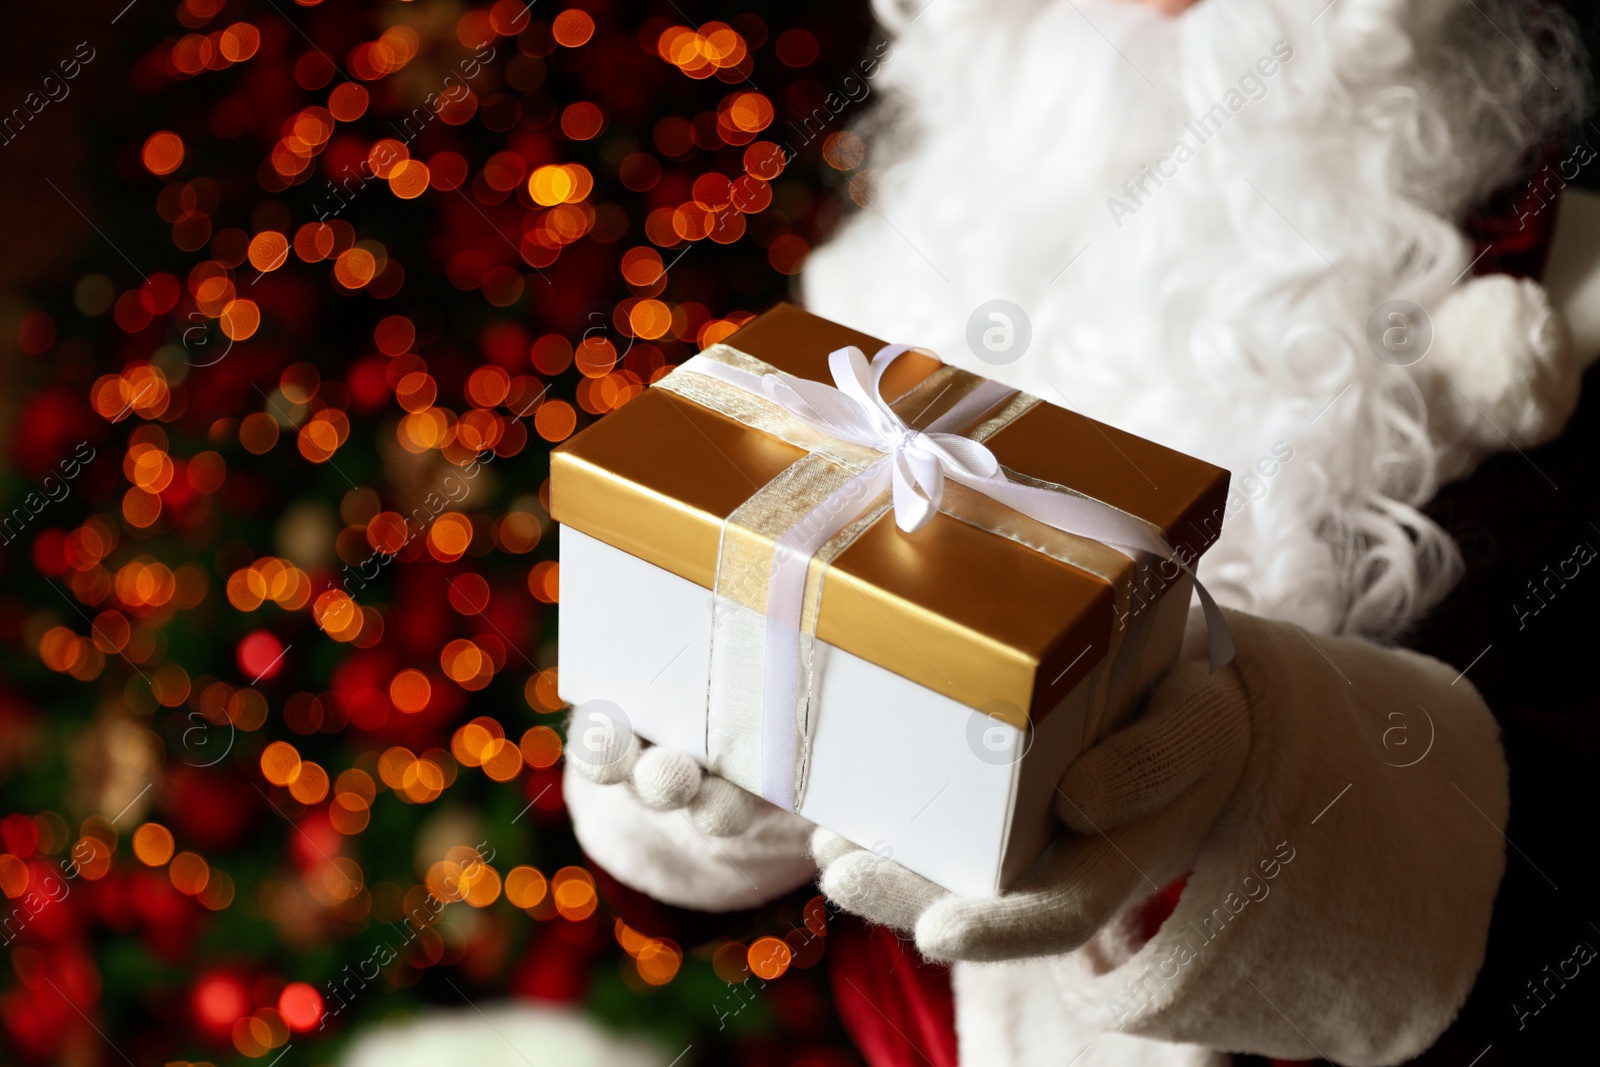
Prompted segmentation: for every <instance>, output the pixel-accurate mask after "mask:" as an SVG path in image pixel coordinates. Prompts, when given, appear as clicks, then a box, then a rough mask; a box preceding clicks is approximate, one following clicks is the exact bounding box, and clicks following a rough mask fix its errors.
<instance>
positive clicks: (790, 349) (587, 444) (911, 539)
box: [550, 305, 1228, 895]
mask: <svg viewBox="0 0 1600 1067" xmlns="http://www.w3.org/2000/svg"><path fill="white" fill-rule="evenodd" d="M851 348H854V349H857V350H859V351H857V352H855V353H853V354H850V353H849V349H851ZM871 353H879V356H878V357H877V358H875V359H874V360H873V362H872V363H870V364H869V363H868V362H867V361H866V359H865V356H866V355H867V354H871ZM807 383H821V384H807ZM823 384H828V385H833V386H835V387H836V388H838V389H839V390H840V392H837V393H835V392H833V391H831V390H829V389H823V388H822V385H823ZM840 397H851V398H854V399H851V400H849V401H847V402H841V401H840V400H839V398H840ZM857 401H859V403H857ZM996 472H998V473H996ZM1227 485H1228V475H1227V472H1226V471H1224V470H1222V469H1220V468H1218V467H1214V466H1212V465H1210V464H1208V463H1205V462H1202V461H1200V460H1197V459H1194V458H1192V457H1189V456H1185V455H1183V454H1181V453H1178V452H1175V451H1173V450H1171V449H1168V448H1165V447H1162V446H1160V445H1157V444H1154V443H1153V442H1150V441H1146V440H1144V439H1142V438H1139V437H1136V436H1134V435H1132V434H1128V433H1125V432H1123V431H1120V430H1117V429H1116V428H1114V427H1111V426H1107V425H1104V424H1101V423H1098V422H1095V421H1094V420H1091V419H1089V418H1087V417H1085V416H1083V415H1080V414H1077V413H1075V412H1073V411H1071V410H1068V409H1066V408H1062V407H1058V406H1055V405H1053V404H1050V403H1048V402H1045V401H1042V400H1040V399H1038V398H1035V397H1031V396H1027V395H1026V394H1022V393H1017V392H1014V391H1010V390H1008V389H1006V388H1004V387H1003V386H999V385H997V384H996V383H993V382H989V381H987V380H986V379H984V378H982V377H980V376H977V375H973V374H971V373H969V372H966V371H962V370H959V369H958V368H955V367H951V366H947V365H944V364H942V363H940V362H939V361H938V360H937V359H936V358H934V357H933V356H931V355H930V354H928V353H925V352H921V351H917V350H911V351H904V352H898V353H897V351H896V350H893V349H886V348H885V346H884V343H883V342H881V341H878V340H876V339H874V338H871V337H867V336H865V335H863V334H860V333H858V332H856V331H854V330H851V329H848V328H846V327H844V326H841V325H838V324H836V323H832V322H829V321H827V320H825V319H821V318H818V317H816V316H813V315H810V314H807V313H806V312H803V311H801V310H799V309H798V308H794V307H790V306H787V305H780V306H779V307H777V308H775V309H773V310H771V311H769V312H767V313H766V314H764V315H761V316H759V317H758V318H756V319H754V320H753V321H751V322H750V323H748V324H747V325H745V326H744V327H743V328H742V329H740V330H739V331H737V332H736V333H734V334H732V335H731V336H729V337H728V338H726V340H725V341H723V342H722V343H719V344H716V345H713V346H711V347H710V348H708V349H707V350H706V351H705V352H703V353H702V354H701V355H699V356H696V357H694V359H692V360H691V361H689V363H687V364H685V365H684V366H682V367H679V368H676V369H674V370H673V371H672V372H671V373H670V374H669V375H667V376H666V377H664V378H662V379H660V380H658V381H657V382H656V383H655V384H654V385H653V386H652V387H651V388H650V389H648V390H646V391H645V392H644V394H643V395H641V396H639V397H637V398H635V399H634V400H632V401H630V402H629V403H628V404H626V405H625V406H623V407H621V408H619V409H618V410H616V411H615V412H613V413H611V414H610V415H607V416H606V417H605V418H603V419H600V420H599V421H597V422H596V423H595V424H594V425H592V426H590V427H588V428H586V429H585V430H583V431H582V432H581V433H579V434H577V435H576V436H574V437H572V438H571V439H570V440H568V441H567V442H565V443H564V444H562V445H561V446H560V447H559V448H557V449H555V451H554V452H553V454H552V458H551V472H550V511H551V514H552V516H553V517H554V518H555V519H556V521H557V522H558V523H560V524H561V532H560V552H561V607H560V653H559V665H558V677H559V689H560V694H561V696H562V698H563V699H564V700H566V701H567V702H569V703H570V704H572V705H573V706H574V708H575V711H574V718H573V724H572V729H571V731H570V736H569V741H568V749H567V755H568V758H569V759H571V758H579V759H591V760H594V759H602V758H610V755H609V754H610V753H614V752H615V751H617V748H618V746H617V744H616V743H615V742H616V739H617V738H618V737H623V738H625V737H626V736H627V735H628V733H630V732H631V733H633V734H637V735H638V736H639V737H641V738H643V739H645V740H647V741H650V742H654V743H657V744H662V745H670V746H672V747H675V748H678V749H681V750H684V751H686V752H689V753H691V754H692V755H693V756H694V757H695V758H696V759H697V760H699V761H700V762H701V763H702V764H704V765H705V766H707V767H709V768H710V769H712V770H714V771H715V772H717V773H718V774H721V775H723V776H724V777H726V778H728V779H729V780H731V781H733V782H734V783H735V784H737V785H740V786H741V787H743V788H746V789H748V790H750V791H751V792H753V793H756V794H758V795H761V796H764V797H765V798H767V799H768V800H770V801H772V802H773V803H777V804H779V805H781V806H783V807H786V808H789V809H790V810H794V811H798V812H799V814H800V815H802V816H804V817H805V818H807V819H809V820H811V821H813V822H815V823H817V824H819V825H822V826H826V827H828V828H830V829H832V830H834V831H835V832H837V833H839V834H841V835H843V836H844V837H846V838H848V839H850V840H852V841H854V842H856V843H858V844H860V845H862V846H863V847H866V848H870V849H874V850H876V851H878V852H880V853H882V854H884V855H887V856H891V857H892V858H893V859H895V860H896V861H898V862H900V863H902V864H904V865H905V866H907V867H909V868H910V869H911V870H914V871H916V872H918V873H920V874H922V875H923V876H925V877H927V878H929V879H931V880H933V881H935V882H938V883H939V884H941V885H943V886H946V887H947V888H949V889H952V890H954V891H956V892H960V893H965V894H969V895H987V894H994V893H998V892H1000V891H1002V890H1004V889H1005V888H1007V887H1008V886H1010V885H1011V884H1012V883H1013V882H1014V881H1015V880H1016V879H1017V878H1018V877H1019V876H1021V874H1022V873H1024V872H1025V871H1026V869H1027V868H1028V867H1029V866H1030V865H1031V864H1032V863H1033V861H1034V860H1035V859H1037V858H1038V856H1039V854H1040V853H1041V852H1042V851H1043V849H1044V848H1045V846H1046V845H1047V844H1048V843H1049V841H1050V839H1051V838H1052V836H1053V835H1054V833H1055V832H1056V828H1057V827H1058V826H1059V822H1058V821H1057V820H1056V818H1055V816H1054V814H1053V811H1052V804H1053V802H1054V800H1055V797H1056V783H1057V781H1058V780H1059V779H1060V777H1061V775H1062V773H1063V772H1064V771H1065V769H1066V767H1067V765H1068V764H1069V763H1070V762H1071V761H1072V759H1073V758H1074V757H1075V756H1076V755H1077V754H1078V753H1080V752H1081V751H1083V750H1084V749H1085V748H1086V747H1087V746H1088V745H1090V744H1091V743H1093V742H1094V741H1095V740H1097V739H1098V738H1099V737H1101V736H1103V735H1104V734H1105V733H1106V732H1108V731H1109V730H1111V729H1113V728H1114V727H1116V726H1117V725H1119V724H1120V723H1121V722H1123V721H1125V720H1126V718H1127V717H1128V716H1129V715H1130V713H1131V712H1132V711H1133V710H1134V709H1135V708H1136V707H1137V706H1138V704H1139V701H1140V699H1141V697H1142V696H1143V695H1144V694H1145V693H1146V692H1147V691H1148V690H1149V688H1150V686H1151V685H1152V684H1153V683H1154V681H1155V680H1156V679H1157V678H1158V677H1159V676H1160V675H1161V674H1162V673H1163V672H1164V671H1166V670H1167V669H1168V668H1169V667H1170V666H1171V665H1172V663H1173V661H1174V659H1175V657H1176V656H1177V653H1178V648H1179V645H1180V644H1181V641H1182V637H1183V632H1184V628H1185V624H1186V619H1187V615H1188V607H1189V603H1190V598H1191V592H1193V591H1194V590H1195V586H1194V583H1193V579H1192V575H1191V573H1190V570H1189V568H1190V566H1192V564H1193V563H1194V562H1195V561H1196V560H1197V559H1198V558H1199V556H1200V555H1201V554H1202V553H1203V552H1204V551H1205V550H1206V549H1207V548H1208V547H1209V546H1210V545H1211V543H1212V542H1213V541H1214V540H1215V539H1216V536H1217V534H1218V532H1219V529H1220V524H1221V516H1222V514H1223V510H1224V504H1225V500H1226V496H1227ZM1062 516H1065V517H1064V518H1063V517H1062ZM1207 603H1208V604H1209V600H1207ZM1213 625H1214V630H1213V660H1214V662H1215V661H1217V659H1218V655H1219V649H1225V647H1226V635H1225V627H1223V628H1222V630H1221V631H1220V632H1219V631H1218V630H1216V629H1215V627H1221V626H1222V624H1221V622H1220V617H1215V618H1214V619H1213ZM1220 654H1221V655H1222V656H1225V655H1226V654H1227V653H1226V652H1225V651H1222V652H1221V653H1220Z"/></svg>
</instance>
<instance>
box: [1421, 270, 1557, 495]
mask: <svg viewBox="0 0 1600 1067" xmlns="http://www.w3.org/2000/svg"><path fill="white" fill-rule="evenodd" d="M1433 328H1434V339H1435V346H1436V348H1437V349H1438V351H1437V352H1435V353H1430V354H1429V357H1428V358H1426V359H1424V360H1423V361H1422V362H1421V363H1419V364H1418V365H1417V379H1418V381H1419V383H1421V384H1422V385H1423V387H1424V389H1425V390H1426V391H1427V393H1428V394H1429V395H1428V412H1429V416H1430V423H1431V428H1432V429H1433V432H1434V435H1435V437H1436V439H1437V440H1438V441H1439V445H1440V449H1441V452H1440V456H1439V476H1440V477H1441V478H1442V479H1443V478H1453V477H1457V476H1459V475H1462V474H1465V473H1466V472H1467V471H1469V470H1471V469H1472V468H1473V467H1474V466H1475V465H1476V464H1477V463H1478V461H1479V460H1480V459H1482V458H1483V457H1484V456H1485V455H1487V454H1489V453H1493V452H1498V451H1501V450H1502V449H1505V448H1507V447H1508V446H1509V447H1515V448H1532V447H1533V446H1535V445H1540V444H1543V443H1544V442H1546V441H1548V440H1550V439H1551V438H1553V437H1554V436H1556V434H1558V433H1559V432H1560V431H1561V428H1562V427H1563V426H1564V425H1566V421H1567V419H1568V418H1569V417H1570V416H1571V415H1572V412H1573V410H1574V409H1575V408H1576V407H1577V403H1578V379H1579V377H1580V376H1581V373H1582V368H1581V366H1580V363H1579V360H1578V357H1577V353H1576V352H1575V351H1574V349H1573V346H1572V343H1571V339H1570V337H1569V335H1568V331H1567V328H1566V325H1565V324H1564V323H1563V322H1562V320H1561V316H1560V315H1559V314H1557V313H1556V311H1555V309H1554V308H1552V307H1551V306H1550V298H1549V296H1548V295H1547V294H1546V293H1545V291H1544V288H1543V287H1542V286H1540V285H1539V284H1538V283H1537V282H1533V281H1529V280H1528V279H1526V278H1523V279H1517V278H1511V277H1508V276H1506V275H1504V274H1491V275H1488V276H1487V277H1483V278H1476V279H1474V280H1473V281H1472V282H1471V283H1469V284H1467V285H1464V286H1461V287H1460V288H1457V289H1455V290H1453V291H1452V292H1451V293H1450V295H1449V296H1447V297H1446V298H1445V299H1444V301H1443V302H1442V303H1441V304H1440V306H1439V309H1438V311H1437V312H1435V314H1434V316H1433Z"/></svg>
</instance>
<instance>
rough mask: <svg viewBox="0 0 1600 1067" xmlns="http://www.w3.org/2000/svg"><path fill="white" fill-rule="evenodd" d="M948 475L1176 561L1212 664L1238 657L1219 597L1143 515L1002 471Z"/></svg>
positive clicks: (1029, 510)
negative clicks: (1190, 582) (1190, 590)
mask: <svg viewBox="0 0 1600 1067" xmlns="http://www.w3.org/2000/svg"><path fill="white" fill-rule="evenodd" d="M946 475H947V476H948V477H950V478H953V479H955V480H956V481H958V482H960V483H961V484H963V485H965V486H967V487H968V488H969V489H975V490H977V491H978V492H980V493H983V494H984V495H986V496H988V497H990V498H991V499H993V500H996V501H998V502H1000V503H1001V504H1004V505H1005V506H1006V507H1008V508H1011V509H1012V510H1014V511H1020V512H1021V513H1022V514H1024V515H1026V516H1028V517H1029V518H1030V519H1037V520H1038V521H1040V522H1042V523H1044V524H1045V525H1047V526H1053V527H1055V528H1056V529H1057V530H1060V531H1062V532H1063V533H1069V534H1074V535H1076V536H1078V537H1087V538H1089V539H1091V540H1094V541H1099V542H1100V543H1102V544H1106V545H1110V546H1111V547H1112V548H1115V549H1117V550H1118V551H1119V552H1122V553H1123V554H1124V555H1127V556H1133V555H1134V554H1135V553H1139V552H1143V553H1147V554H1149V555H1152V556H1156V557H1158V558H1160V559H1167V560H1171V561H1172V562H1174V563H1176V564H1177V565H1178V566H1179V567H1180V568H1181V569H1182V570H1183V573H1185V574H1187V575H1188V576H1189V577H1190V578H1193V579H1194V589H1195V592H1196V593H1198V594H1199V595H1200V605H1201V607H1202V608H1203V609H1204V611H1205V618H1206V634H1207V637H1208V638H1209V639H1210V645H1211V669H1212V670H1213V671H1215V670H1219V669H1221V668H1222V667H1223V666H1225V665H1226V664H1227V663H1228V662H1229V661H1231V660H1232V659H1233V653H1234V643H1233V634H1232V632H1231V631H1230V630H1229V629H1228V620H1227V619H1226V618H1225V617H1224V616H1223V614H1222V609H1221V607H1219V606H1218V605H1217V602H1216V599H1215V598H1213V597H1212V595H1211V593H1210V591H1209V590H1207V589H1206V587H1205V586H1204V585H1203V584H1201V582H1200V579H1199V577H1198V576H1196V574H1195V573H1194V571H1193V569H1192V568H1190V566H1189V565H1188V564H1187V563H1185V562H1184V561H1183V560H1182V559H1180V558H1179V557H1178V554H1177V553H1176V552H1175V551H1173V548H1172V546H1171V545H1169V544H1167V542H1166V540H1165V539H1164V538H1161V537H1157V536H1156V535H1155V534H1153V533H1151V532H1150V529H1149V527H1147V526H1146V525H1145V524H1144V523H1142V522H1140V521H1139V520H1138V519H1135V518H1133V517H1132V516H1130V515H1128V514H1126V513H1125V512H1122V511H1118V510H1117V509H1116V508H1114V507H1112V506H1111V505H1109V504H1105V503H1102V502H1101V501H1098V500H1093V499H1091V498H1089V497H1083V496H1077V495H1075V494H1072V493H1061V492H1057V491H1055V490H1052V489H1042V488H1040V487H1038V486H1033V485H1023V484H1022V483H1020V482H1013V481H1011V480H1010V479H1009V478H1007V477H1006V476H1005V475H1004V474H1003V473H1002V474H996V475H994V476H992V477H988V478H981V477H978V476H976V475H972V474H969V473H967V472H965V471H961V470H957V469H950V470H948V471H946Z"/></svg>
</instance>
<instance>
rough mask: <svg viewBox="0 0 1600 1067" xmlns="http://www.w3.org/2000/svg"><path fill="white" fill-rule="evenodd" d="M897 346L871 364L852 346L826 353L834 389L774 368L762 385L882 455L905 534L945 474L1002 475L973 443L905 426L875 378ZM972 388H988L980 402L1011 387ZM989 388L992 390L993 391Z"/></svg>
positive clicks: (932, 502) (930, 511)
mask: <svg viewBox="0 0 1600 1067" xmlns="http://www.w3.org/2000/svg"><path fill="white" fill-rule="evenodd" d="M904 351H906V346H905V345H890V346H889V347H887V348H884V349H883V350H881V351H880V352H879V353H878V354H877V355H876V356H874V357H873V359H872V362H871V363H870V364H869V363H868V362H867V357H866V355H865V354H863V353H862V351H861V349H859V348H856V347H854V346H852V347H850V348H841V349H839V350H838V351H836V352H831V353H829V355H828V369H829V370H830V371H832V372H833V380H834V382H835V383H837V386H838V387H837V388H834V387H833V386H829V385H824V384H823V383H821V382H811V381H805V380H803V379H799V378H796V379H791V380H788V381H786V380H784V379H783V378H780V377H779V376H778V375H776V374H768V375H766V376H764V377H763V378H762V379H761V387H762V391H763V392H765V393H766V395H767V399H769V400H771V401H772V402H773V403H775V404H779V405H782V406H783V407H784V408H787V409H788V410H789V412H790V413H791V414H793V415H795V416H796V417H798V418H799V419H800V420H801V421H803V422H806V423H808V424H810V425H811V426H812V427H813V428H815V429H818V430H821V431H822V432H823V433H826V434H828V435H830V436H832V437H837V438H839V439H840V440H844V441H850V442H853V443H855V444H858V445H865V446H867V447H868V448H874V449H877V450H878V451H879V452H882V453H884V454H885V459H886V460H887V462H888V464H889V471H890V472H891V478H892V482H891V484H892V486H893V492H894V521H895V525H896V526H898V527H900V529H902V530H904V531H905V532H906V533H916V532H917V531H918V530H920V529H922V528H923V527H924V526H926V525H927V524H928V520H929V519H932V518H933V517H934V515H936V514H938V512H939V505H940V504H941V503H943V501H944V480H945V476H946V474H949V475H950V476H952V477H954V478H955V480H956V481H958V482H961V483H962V484H965V485H975V484H978V483H982V482H987V481H989V480H991V479H993V478H996V477H1001V474H1000V461H999V460H997V459H995V458H994V453H993V452H990V451H989V450H988V449H987V448H985V447H984V446H983V445H981V444H979V443H978V442H977V441H974V440H972V439H971V438H968V437H962V436H961V435H960V434H956V433H945V432H942V431H940V430H937V429H932V428H930V429H928V430H915V429H912V428H911V427H910V426H909V425H907V424H906V422H905V420H904V419H902V418H901V417H900V416H899V415H898V414H896V413H895V411H894V409H893V408H891V407H890V406H889V403H888V401H886V400H884V398H883V394H882V393H881V392H880V391H879V383H880V381H881V380H882V379H883V374H884V372H885V371H886V370H888V369H889V365H890V364H891V363H893V362H894V360H895V357H897V356H899V355H900V354H901V353H902V352H904ZM989 384H990V385H993V384H994V383H989ZM979 391H980V392H988V393H989V394H990V399H988V402H987V404H986V405H985V406H987V407H992V406H993V405H994V404H995V403H996V402H998V401H999V400H1000V399H1002V398H1003V396H1004V395H1005V394H1006V393H1008V392H1010V390H1007V389H1005V388H1004V387H1003V386H1002V387H1000V388H999V389H998V390H984V389H981V388H980V390H979ZM996 392H998V393H999V395H994V394H995V393H996ZM968 406H969V405H962V407H968ZM969 421H970V420H969ZM946 424H953V423H951V421H950V420H949V419H948V416H946V417H942V418H940V419H939V420H937V421H936V422H935V423H934V425H935V426H939V425H946Z"/></svg>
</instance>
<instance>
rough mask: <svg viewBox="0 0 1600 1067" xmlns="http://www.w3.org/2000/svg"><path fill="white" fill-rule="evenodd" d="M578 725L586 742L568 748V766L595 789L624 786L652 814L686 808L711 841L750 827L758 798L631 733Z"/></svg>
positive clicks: (683, 756)
mask: <svg viewBox="0 0 1600 1067" xmlns="http://www.w3.org/2000/svg"><path fill="white" fill-rule="evenodd" d="M574 726H575V727H576V728H577V729H578V730H581V731H582V733H583V736H582V738H581V739H580V740H579V741H578V742H577V743H573V744H569V746H568V749H567V754H568V759H567V764H568V766H570V767H571V768H572V769H573V770H575V771H577V772H578V773H579V774H581V775H583V776H584V777H585V778H587V779H589V781H591V782H594V783H595V784H596V785H618V784H621V783H623V782H626V783H627V784H628V785H629V786H630V787H632V789H633V792H634V794H635V795H636V796H637V797H638V798H639V800H640V802H641V803H643V804H644V806H645V807H647V808H649V809H651V810H652V811H679V810H682V809H687V814H688V816H689V821H690V822H692V823H693V824H694V825H695V827H696V828H697V829H699V830H701V831H703V832H704V833H707V834H709V835H711V836H712V837H733V836H735V835H737V834H742V833H744V832H745V831H746V830H748V829H749V828H750V820H751V818H752V817H753V816H754V815H755V812H756V805H757V803H758V800H757V798H756V797H754V796H752V795H751V794H749V793H747V792H745V791H744V790H743V789H740V788H739V787H738V786H736V785H734V784H733V783H732V782H730V781H728V780H727V779H725V778H721V777H719V776H717V775H715V774H711V773H709V772H707V771H703V770H701V768H700V764H698V763H696V762H695V760H694V757H692V756H690V755H689V754H688V753H686V752H679V751H678V750H677V749H673V748H666V747H664V746H662V745H647V744H645V743H643V742H641V741H640V740H639V738H638V737H636V736H635V735H634V734H632V733H631V732H625V731H620V730H616V729H613V728H608V724H606V725H598V726H591V727H587V728H585V727H584V726H583V724H582V723H574Z"/></svg>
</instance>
